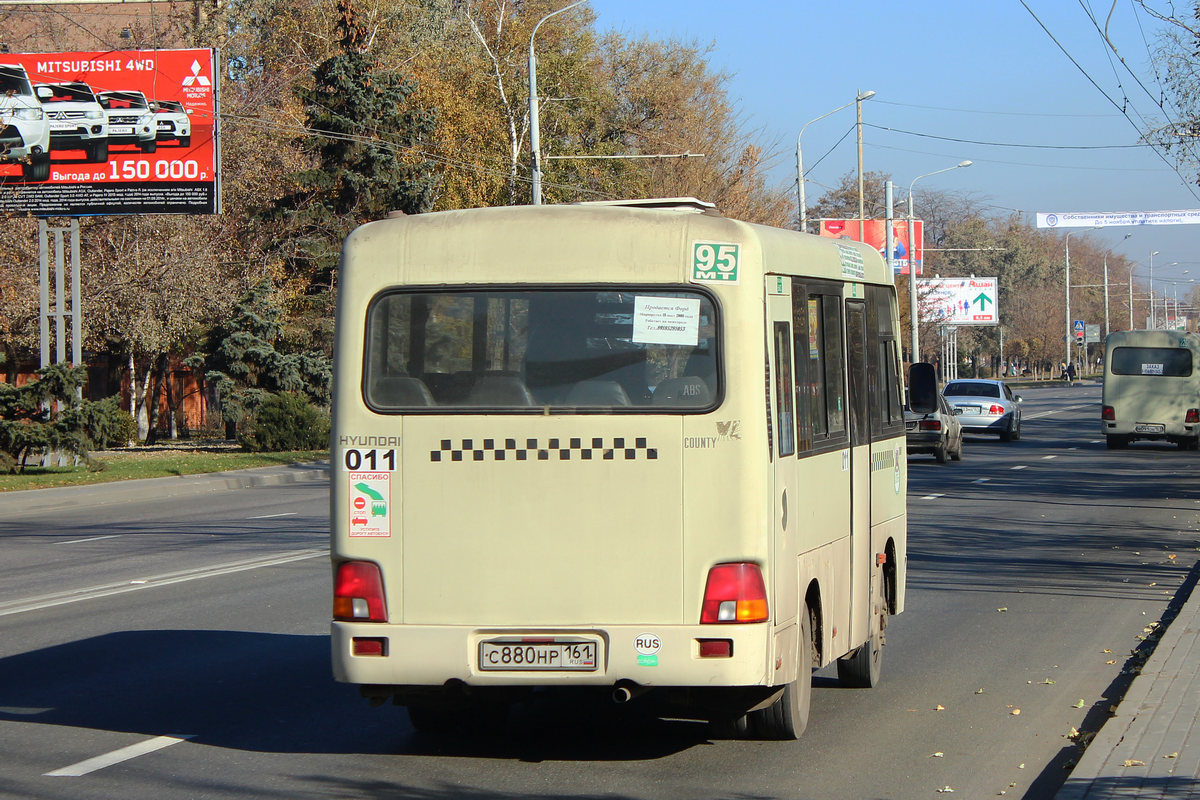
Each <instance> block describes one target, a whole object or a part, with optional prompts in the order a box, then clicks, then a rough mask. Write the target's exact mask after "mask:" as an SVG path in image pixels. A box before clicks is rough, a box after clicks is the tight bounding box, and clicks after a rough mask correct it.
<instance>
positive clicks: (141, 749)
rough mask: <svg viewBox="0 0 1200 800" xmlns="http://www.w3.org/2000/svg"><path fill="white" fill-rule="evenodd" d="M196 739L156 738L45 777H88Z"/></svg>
mask: <svg viewBox="0 0 1200 800" xmlns="http://www.w3.org/2000/svg"><path fill="white" fill-rule="evenodd" d="M194 738H195V734H190V735H187V736H156V737H154V738H153V739H147V740H146V741H144V742H138V743H137V744H131V745H129V746H128V747H122V748H121V749H120V750H113V751H112V752H111V753H105V754H104V755H102V756H96V757H95V758H89V759H87V760H85V761H80V762H79V763H78V764H72V765H71V766H69V767H63V768H62V769H56V770H54V771H53V772H45V773H43V775H45V776H46V777H48V778H78V777H80V776H81V775H87V774H88V773H89V772H95V771H96V770H99V769H104V768H105V767H111V766H113V765H114V764H120V763H121V762H122V761H128V760H129V759H131V758H137V757H138V756H144V755H146V754H147V753H153V752H155V751H156V750H162V749H163V748H164V747H170V746H171V745H173V744H179V743H180V742H186V741H187V740H188V739H194Z"/></svg>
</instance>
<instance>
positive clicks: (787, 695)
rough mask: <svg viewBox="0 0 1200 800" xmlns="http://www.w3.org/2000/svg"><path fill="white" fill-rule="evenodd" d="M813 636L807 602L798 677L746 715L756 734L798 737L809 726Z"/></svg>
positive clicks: (799, 648)
mask: <svg viewBox="0 0 1200 800" xmlns="http://www.w3.org/2000/svg"><path fill="white" fill-rule="evenodd" d="M812 636H813V634H812V617H811V614H810V613H809V610H808V607H807V606H805V607H804V608H803V609H802V610H801V612H800V642H799V646H798V647H797V650H798V651H799V652H798V653H797V656H798V659H797V664H796V680H794V681H792V682H791V683H789V684H788V685H787V686H785V687H783V694H781V695H780V696H779V698H778V699H777V700H776V701H775V702H774V703H772V704H771V705H769V706H767V707H766V708H763V709H759V710H758V711H751V712H750V713H749V714H747V715H746V716H747V717H748V720H747V721H748V723H749V725H748V727H749V729H750V732H751V734H752V735H754V736H755V737H757V738H759V739H799V738H800V736H801V735H802V734H803V733H804V729H805V728H807V727H808V709H809V706H810V705H811V703H812V640H813V639H812Z"/></svg>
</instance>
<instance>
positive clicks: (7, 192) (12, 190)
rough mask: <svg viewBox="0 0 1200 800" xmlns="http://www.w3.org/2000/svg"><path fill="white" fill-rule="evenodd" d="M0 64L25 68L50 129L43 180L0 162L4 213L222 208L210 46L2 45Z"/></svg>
mask: <svg viewBox="0 0 1200 800" xmlns="http://www.w3.org/2000/svg"><path fill="white" fill-rule="evenodd" d="M0 62H2V64H3V65H10V66H11V65H20V67H12V69H15V70H18V71H19V69H20V68H24V71H25V73H26V75H27V76H28V78H29V81H30V83H32V84H33V87H34V90H35V93H36V94H37V96H38V99H39V100H40V101H41V103H42V109H43V111H44V113H45V116H46V119H47V124H48V126H49V129H50V135H51V139H50V170H49V176H48V178H46V179H44V180H36V179H34V178H27V177H25V176H23V174H22V169H21V165H20V164H0V213H5V212H7V213H17V214H31V215H33V216H37V217H52V216H53V217H58V216H87V215H99V214H216V213H220V203H221V201H220V187H219V173H220V165H219V161H220V158H219V147H218V143H219V135H218V119H219V111H218V99H219V97H218V96H219V86H218V80H217V79H218V75H217V71H216V69H215V63H216V61H215V54H214V51H213V50H211V49H182V50H124V51H120V50H118V51H107V52H62V53H5V54H3V55H0ZM39 85H40V87H41V88H40V89H39ZM80 85H82V89H80V88H78V87H79V86H80ZM72 86H74V87H76V88H74V89H72V88H70V87H72ZM56 87H57V88H56ZM88 90H90V92H89V91H88ZM69 91H75V92H77V93H82V96H83V97H84V98H85V99H86V102H77V100H78V97H69V96H66V94H65V92H69ZM60 99H61V100H69V101H71V102H57V101H58V100H60ZM93 100H94V101H95V102H94V101H93ZM98 109H102V113H101V111H99V110H98ZM99 123H103V125H105V126H106V127H107V131H106V132H105V131H103V130H102V129H101V128H99V127H98V124H99ZM80 125H83V126H85V127H86V128H87V129H90V130H87V131H85V130H84V129H82V128H80ZM147 126H149V133H148V132H147ZM85 134H86V136H89V137H95V136H97V135H99V136H101V137H102V138H101V139H96V138H84V136H85ZM105 139H106V141H104V140H105ZM38 177H41V176H38Z"/></svg>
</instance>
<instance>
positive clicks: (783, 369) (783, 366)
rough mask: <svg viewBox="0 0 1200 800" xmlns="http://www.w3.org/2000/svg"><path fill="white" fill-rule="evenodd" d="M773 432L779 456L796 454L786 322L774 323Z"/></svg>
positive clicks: (788, 339) (790, 345)
mask: <svg viewBox="0 0 1200 800" xmlns="http://www.w3.org/2000/svg"><path fill="white" fill-rule="evenodd" d="M774 327H775V404H776V409H775V430H776V432H777V435H778V437H779V455H780V456H790V455H793V454H795V452H796V426H795V423H794V418H793V414H792V403H793V398H794V397H795V391H794V390H793V388H792V342H791V336H790V335H789V333H788V324H787V323H786V322H776V323H775V326H774Z"/></svg>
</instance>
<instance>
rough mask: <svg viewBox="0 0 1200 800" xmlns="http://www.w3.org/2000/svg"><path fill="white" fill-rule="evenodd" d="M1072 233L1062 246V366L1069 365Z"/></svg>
mask: <svg viewBox="0 0 1200 800" xmlns="http://www.w3.org/2000/svg"><path fill="white" fill-rule="evenodd" d="M1074 232H1075V231H1070V232H1068V233H1067V239H1066V244H1065V245H1064V251H1065V253H1066V258H1065V259H1064V261H1065V263H1064V267H1063V271H1064V272H1065V273H1066V275H1065V278H1066V280H1065V281H1064V282H1065V283H1066V290H1067V313H1066V316H1065V322H1064V323H1063V324H1064V326H1065V328H1064V329H1065V331H1066V333H1065V334H1064V336H1063V342H1064V344H1065V345H1066V353H1067V358H1066V360H1065V361H1064V362H1063V364H1064V365H1067V364H1070V363H1071V335H1072V331H1071V234H1072V233H1074Z"/></svg>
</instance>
